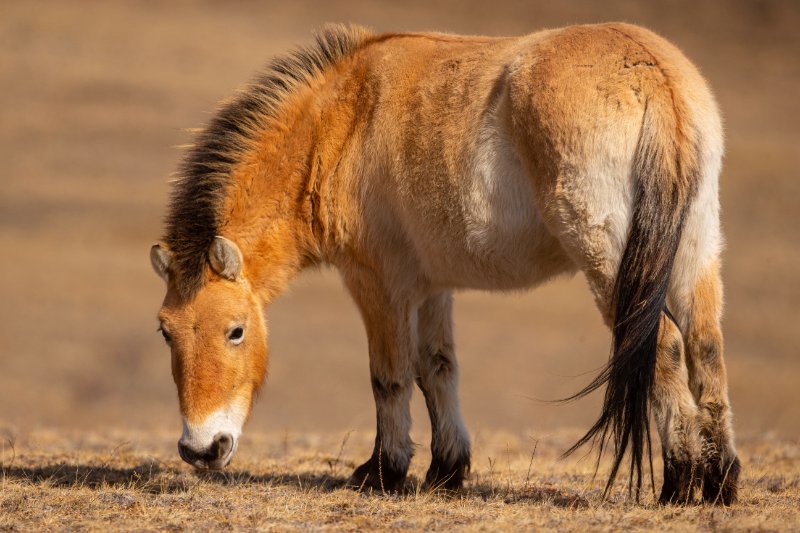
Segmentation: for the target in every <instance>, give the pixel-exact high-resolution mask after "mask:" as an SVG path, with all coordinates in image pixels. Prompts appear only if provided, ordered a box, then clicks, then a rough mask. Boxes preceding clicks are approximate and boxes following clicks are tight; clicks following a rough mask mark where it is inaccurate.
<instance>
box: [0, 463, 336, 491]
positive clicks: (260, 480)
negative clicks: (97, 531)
mask: <svg viewBox="0 0 800 533" xmlns="http://www.w3.org/2000/svg"><path fill="white" fill-rule="evenodd" d="M0 480H16V481H18V482H22V483H27V484H31V485H47V486H50V487H58V488H89V489H94V490H97V489H103V488H127V489H131V490H135V491H139V492H144V493H150V494H166V493H177V492H185V491H187V490H189V489H190V488H191V487H192V486H194V485H197V484H198V483H199V482H201V481H205V482H209V483H215V484H219V485H226V486H235V485H254V484H258V485H265V486H266V485H271V486H275V485H279V486H287V487H294V488H299V489H309V488H313V489H317V490H321V491H324V492H332V491H334V490H338V489H341V488H345V487H347V486H348V485H347V480H348V478H347V477H342V476H338V475H335V474H333V473H331V474H321V473H311V472H301V473H274V474H252V473H250V472H249V471H247V470H238V471H237V470H234V471H224V472H203V471H194V472H192V471H183V470H180V469H178V468H173V467H168V466H164V465H163V464H160V463H158V462H157V461H151V462H144V463H140V464H139V465H137V466H135V467H132V468H119V467H114V466H109V465H100V466H98V465H90V464H70V463H63V462H62V463H57V464H52V465H47V466H34V467H23V466H6V467H2V468H0Z"/></svg>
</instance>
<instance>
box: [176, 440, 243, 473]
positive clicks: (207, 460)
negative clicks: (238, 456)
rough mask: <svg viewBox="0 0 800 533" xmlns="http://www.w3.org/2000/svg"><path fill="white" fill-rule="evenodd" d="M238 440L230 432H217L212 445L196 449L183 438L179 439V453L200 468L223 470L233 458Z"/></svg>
mask: <svg viewBox="0 0 800 533" xmlns="http://www.w3.org/2000/svg"><path fill="white" fill-rule="evenodd" d="M236 445H237V442H236V440H235V439H234V437H233V435H231V434H230V433H217V434H216V435H215V436H214V439H213V440H212V441H211V445H209V446H208V448H206V449H204V450H196V449H194V448H192V447H191V446H189V445H188V444H186V443H185V442H184V440H183V439H181V440H179V441H178V453H179V454H180V456H181V459H183V460H184V461H186V462H187V463H189V464H190V465H192V466H194V467H195V468H198V469H200V470H222V469H223V468H225V467H226V466H228V463H230V462H231V458H233V453H234V452H235V451H236Z"/></svg>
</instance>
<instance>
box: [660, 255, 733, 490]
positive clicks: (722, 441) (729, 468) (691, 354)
mask: <svg viewBox="0 0 800 533" xmlns="http://www.w3.org/2000/svg"><path fill="white" fill-rule="evenodd" d="M688 271H689V272H698V271H697V270H691V269H689V270H688ZM674 286H675V288H674V289H673V291H672V292H673V294H672V298H671V299H672V307H673V310H674V312H675V315H676V317H677V319H678V322H679V323H680V324H681V328H682V330H683V331H684V333H685V349H686V363H687V367H688V372H689V387H690V389H691V391H692V394H693V395H694V398H695V401H696V402H697V405H698V408H699V413H698V425H699V431H700V437H701V441H702V450H701V455H702V467H703V479H702V488H703V500H704V501H706V502H708V503H719V504H723V505H730V504H731V503H733V502H735V501H736V496H737V484H738V479H739V473H740V470H741V464H740V462H739V458H738V456H737V454H736V447H735V444H734V436H733V425H732V412H731V406H730V400H729V398H728V384H727V373H726V370H725V362H724V360H723V344H722V332H721V329H720V316H721V312H722V282H721V280H720V276H719V261H718V260H717V259H714V260H712V261H711V262H710V263H709V264H708V265H707V266H706V267H705V268H702V269H700V270H699V272H698V274H697V275H696V276H695V277H693V278H692V279H688V280H687V279H683V280H678V282H677V283H675V284H674Z"/></svg>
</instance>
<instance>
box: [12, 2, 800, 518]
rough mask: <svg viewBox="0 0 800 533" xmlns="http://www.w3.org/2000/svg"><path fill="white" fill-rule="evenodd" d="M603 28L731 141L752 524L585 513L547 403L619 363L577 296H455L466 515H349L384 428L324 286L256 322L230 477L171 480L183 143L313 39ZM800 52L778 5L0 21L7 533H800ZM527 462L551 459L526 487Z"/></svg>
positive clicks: (289, 6)
mask: <svg viewBox="0 0 800 533" xmlns="http://www.w3.org/2000/svg"><path fill="white" fill-rule="evenodd" d="M609 20H624V21H628V22H634V23H639V24H642V25H645V26H648V27H650V28H652V29H654V30H656V31H658V32H660V33H661V34H663V35H665V36H666V37H667V38H669V39H671V40H672V41H673V42H675V43H676V44H678V46H680V47H681V48H682V49H683V50H684V51H685V52H686V53H687V55H688V56H689V57H690V58H692V59H693V60H694V61H695V62H696V63H697V64H698V65H699V66H700V68H701V70H702V71H703V72H704V74H705V75H706V77H707V78H708V80H709V82H710V83H711V86H712V87H713V88H714V90H715V92H716V94H717V96H718V99H719V103H720V106H721V108H722V111H723V115H724V117H725V119H726V131H727V145H728V150H727V156H726V160H725V167H724V170H723V175H722V180H721V190H722V205H723V224H724V228H725V231H726V235H727V243H728V245H727V251H726V254H725V257H724V260H725V265H724V272H723V275H724V279H725V283H726V300H727V305H726V316H725V321H724V332H725V336H726V359H727V362H728V370H729V378H730V385H731V398H732V401H733V405H734V410H735V413H736V420H735V423H736V427H737V430H738V431H739V434H740V435H741V436H742V437H741V438H740V442H741V451H742V456H743V463H744V471H743V476H744V477H743V492H742V502H741V503H740V504H739V505H737V506H736V507H734V508H732V509H713V508H709V507H700V508H693V507H690V508H665V509H661V508H656V507H653V506H652V503H651V502H652V498H651V497H650V496H648V497H646V498H645V500H644V506H643V507H637V506H635V505H632V504H630V503H627V502H625V499H624V498H623V497H622V496H621V495H616V496H614V498H612V501H610V502H607V503H601V501H600V499H599V496H598V488H599V487H600V486H601V485H602V479H603V477H604V472H605V471H604V469H603V466H602V465H601V468H600V475H599V477H598V479H597V480H596V481H592V480H591V476H590V473H591V471H592V462H591V460H590V459H589V458H587V459H585V460H583V461H580V462H579V461H578V458H577V457H576V458H573V459H569V460H566V461H561V462H556V461H555V458H556V456H557V455H558V453H559V452H561V451H563V450H564V449H566V448H567V447H568V446H567V445H568V444H569V442H570V440H571V439H572V438H574V437H576V436H578V434H579V431H580V428H587V427H588V424H589V423H590V422H591V421H592V420H593V419H594V417H595V416H596V414H597V413H598V408H599V401H600V398H599V395H595V396H593V397H591V398H589V399H586V400H583V401H581V402H578V403H575V404H569V405H566V406H557V405H553V404H550V403H546V402H542V401H539V400H541V399H543V400H549V399H555V398H559V397H563V396H566V395H568V394H569V393H571V392H574V391H575V390H577V389H578V388H579V387H580V386H581V385H583V384H585V383H586V382H587V381H588V380H589V377H590V375H591V372H592V371H594V370H596V369H597V368H599V367H600V366H601V365H602V364H603V362H604V361H605V359H606V355H607V353H608V344H609V335H608V333H607V331H606V330H605V328H604V326H603V325H602V323H601V321H600V318H599V315H598V313H597V312H596V310H595V309H594V307H593V304H592V301H591V298H590V296H589V294H588V290H586V287H585V282H584V280H583V279H582V278H580V277H576V278H574V279H571V280H566V279H563V280H557V281H555V282H553V283H552V284H550V285H548V286H546V287H543V288H540V289H537V290H535V291H533V292H529V293H520V294H507V295H497V294H484V293H476V292H467V293H464V294H460V295H458V296H457V298H456V339H457V344H458V352H459V358H460V361H461V375H462V378H461V389H462V406H463V409H464V415H465V419H466V421H467V424H468V426H469V428H470V430H471V432H472V434H473V437H474V440H475V441H476V453H475V459H474V467H475V468H474V472H473V476H472V478H471V480H470V482H469V486H468V488H467V490H466V491H465V492H464V493H463V494H460V495H458V496H456V497H452V498H444V497H441V496H435V495H427V494H419V493H415V492H412V493H411V494H409V495H405V496H401V497H394V496H392V497H370V496H359V495H356V494H354V493H352V492H350V491H347V490H343V489H341V488H340V487H341V485H342V483H343V479H344V478H345V477H346V475H347V474H348V473H349V470H350V468H351V467H352V466H353V465H354V464H355V463H356V462H357V461H359V460H363V459H365V458H366V456H367V454H368V448H369V444H370V438H371V437H370V434H369V431H370V430H371V429H372V427H373V424H374V422H373V416H374V408H373V403H372V394H371V391H370V387H369V378H368V368H367V358H366V341H365V338H364V333H363V329H362V327H361V324H360V320H359V317H358V314H357V312H356V310H355V308H354V306H353V305H352V303H351V302H350V301H349V299H348V297H347V295H346V294H345V293H344V291H343V289H342V288H341V285H340V283H339V281H338V279H337V277H336V275H335V273H332V272H327V271H324V272H321V273H309V274H307V275H304V276H303V277H301V279H299V280H298V281H297V282H296V283H295V284H294V285H293V288H292V290H291V291H290V293H289V294H287V295H286V296H284V297H283V298H281V299H280V300H279V301H278V302H276V303H275V304H274V305H273V306H272V308H271V309H270V311H269V327H270V347H271V362H270V372H269V380H268V383H267V385H266V387H265V392H264V393H263V394H262V397H261V400H260V402H259V405H258V406H257V407H256V410H255V413H254V416H253V418H252V420H251V421H250V423H249V426H248V427H247V429H246V432H245V440H244V441H243V442H242V446H241V448H240V452H239V455H238V456H237V458H236V459H235V460H234V464H233V465H232V470H231V472H230V473H229V474H227V475H225V476H197V475H195V474H193V473H191V472H190V471H189V469H188V468H187V467H184V466H182V465H181V464H180V463H179V459H178V457H177V453H176V452H175V441H176V440H177V438H178V436H179V431H180V422H179V418H178V412H177V401H176V399H175V392H174V385H173V383H172V380H171V377H170V373H169V363H168V354H167V350H166V348H165V347H164V346H163V343H162V341H161V340H160V337H159V336H158V334H157V333H156V332H155V329H156V321H155V312H156V310H157V308H158V305H159V303H160V299H161V298H162V296H163V287H162V283H161V281H160V280H159V279H158V278H157V277H156V276H155V275H154V274H153V273H152V272H151V271H150V266H149V261H148V258H147V252H148V248H149V246H150V244H151V243H152V242H153V241H154V240H155V239H156V238H158V236H159V235H160V231H161V219H162V217H163V215H164V208H165V205H166V199H167V194H168V178H169V174H170V173H171V172H172V171H174V170H175V168H176V167H177V163H178V161H179V159H180V155H181V152H180V150H179V149H176V148H175V146H178V145H181V144H184V143H187V142H189V141H190V140H191V137H190V136H189V134H187V133H186V132H185V131H184V128H189V127H195V126H198V125H201V124H202V123H203V122H204V121H206V120H207V119H208V116H209V115H208V113H209V112H210V111H211V110H213V109H214V106H215V103H216V102H217V101H218V100H219V99H221V98H223V97H225V96H227V95H229V94H230V93H231V92H232V91H233V90H234V89H235V88H236V87H237V86H238V85H240V84H242V83H243V82H244V81H246V80H247V79H248V78H249V77H250V76H251V75H252V74H253V73H254V72H255V71H256V70H257V69H258V68H259V67H260V66H261V65H263V64H264V63H265V62H266V61H267V60H268V58H270V57H272V56H274V55H276V54H278V53H281V52H283V51H285V50H287V49H288V48H290V47H291V46H293V45H295V44H301V43H304V42H307V40H308V38H309V35H310V31H311V29H312V28H314V27H317V26H319V25H321V24H322V23H324V22H326V21H352V22H357V23H361V24H365V25H367V26H371V27H372V28H374V29H375V30H377V31H390V30H392V31H393V30H441V31H451V32H459V33H483V34H492V35H499V34H521V33H525V32H529V31H533V30H536V29H540V28H544V27H555V26H561V25H566V24H571V23H579V22H600V21H609ZM798 27H800V4H798V3H797V2H794V1H792V0H785V1H779V0H773V1H771V0H752V1H730V2H728V1H721V0H720V1H711V0H709V1H702V2H698V1H696V0H664V1H657V2H641V3H636V2H631V1H627V0H611V1H608V2H594V1H590V0H579V1H575V2H569V3H567V2H547V1H529V2H517V1H512V0H509V1H499V0H498V1H491V2H482V1H477V0H475V1H473V0H469V1H464V2H456V1H455V0H442V1H438V2H424V1H421V0H420V1H408V2H396V3H393V2H367V1H366V0H352V1H344V0H331V1H328V2H324V3H322V2H321V3H319V4H315V3H312V2H307V1H306V2H269V3H267V2H243V1H237V2H210V1H204V2H191V3H190V2H169V3H165V2H160V3H156V2H89V1H85V2H84V1H70V2H12V1H3V0H0V161H2V165H0V250H2V252H0V435H2V436H7V437H8V439H9V442H11V441H13V442H14V443H15V444H14V449H13V452H12V451H11V450H10V448H9V447H8V444H6V446H5V448H4V449H3V457H2V464H3V477H2V479H1V480H0V528H10V529H20V530H28V529H57V528H61V527H68V528H72V527H75V528H78V529H82V528H89V529H91V528H96V529H102V528H105V527H107V526H108V525H109V524H110V523H112V524H113V525H115V526H117V527H128V528H175V529H180V528H184V527H187V528H188V527H191V528H194V527H197V528H228V527H235V528H246V529H260V528H269V527H273V528H275V529H286V528H298V529H299V528H307V527H313V528H325V527H330V528H342V529H356V528H359V527H377V526H381V527H385V528H393V529H404V528H432V529H450V528H458V527H460V528H466V529H480V528H484V529H496V528H506V529H521V528H531V529H532V528H535V527H547V528H558V529H609V530H611V529H614V530H617V529H624V528H631V529H675V530H681V529H684V528H689V527H691V528H695V529H707V530H716V529H735V530H742V529H798V523H800V520H798V513H797V508H798V506H800V495H799V494H798V485H799V484H800V476H799V474H798V463H800V452H798V442H799V439H800V387H798V379H800V357H798V355H799V354H800V341H798V339H799V338H800V336H798V324H800V303H798V302H800V281H798V278H797V273H798V265H800V235H798V228H800V209H798V207H799V206H800V179H798V178H799V177H800V176H799V174H798V169H800V148H798V147H800V98H798V95H800V61H798V57H800V32H798V31H797V28H798ZM414 402H415V403H414V415H415V421H416V424H417V425H416V426H415V440H416V441H417V442H420V443H425V442H427V439H426V438H425V437H424V435H425V431H426V430H427V427H428V426H427V418H426V415H425V412H424V409H423V404H422V402H421V400H420V399H419V398H415V400H414ZM350 430H355V432H354V433H353V434H352V435H351V436H350V438H349V439H348V440H347V442H346V443H345V444H346V445H345V446H344V447H343V448H342V440H343V438H344V435H345V434H347V432H348V431H350ZM284 435H286V437H284ZM529 437H533V438H534V439H536V440H538V442H539V445H538V447H537V448H536V453H535V454H534V461H533V463H532V466H531V467H530V474H528V471H529V468H528V467H529V464H530V455H531V451H532V442H533V441H531V440H530V439H529ZM340 449H342V451H341V454H339V450H340ZM426 453H427V451H426V449H425V447H424V446H423V447H421V448H420V450H419V453H418V458H417V460H416V461H415V463H414V469H415V470H414V472H413V473H414V475H415V476H417V477H419V476H420V475H421V474H422V473H423V469H424V467H425V463H426V461H425V454H426ZM490 458H491V461H490Z"/></svg>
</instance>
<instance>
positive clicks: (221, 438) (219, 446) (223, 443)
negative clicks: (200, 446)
mask: <svg viewBox="0 0 800 533" xmlns="http://www.w3.org/2000/svg"><path fill="white" fill-rule="evenodd" d="M232 449H233V437H232V436H231V435H229V434H228V433H217V434H216V435H215V436H214V443H213V444H212V445H211V453H212V455H214V456H215V457H214V458H215V459H222V458H223V457H227V456H228V454H229V453H230V452H231V450H232Z"/></svg>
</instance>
